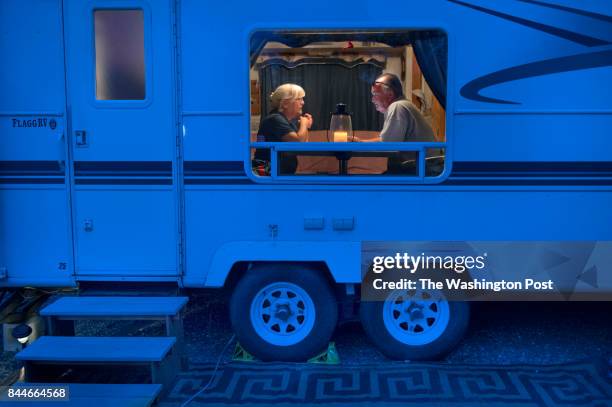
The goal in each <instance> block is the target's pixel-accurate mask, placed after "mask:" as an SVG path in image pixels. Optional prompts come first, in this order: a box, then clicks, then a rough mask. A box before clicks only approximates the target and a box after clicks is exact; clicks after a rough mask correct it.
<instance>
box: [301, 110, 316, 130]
mask: <svg viewBox="0 0 612 407" xmlns="http://www.w3.org/2000/svg"><path fill="white" fill-rule="evenodd" d="M302 120H304V124H305V126H306V128H307V129H308V130H310V128H311V127H312V123H313V119H312V115H311V114H310V113H304V114H303V115H302V116H301V117H300V124H301V123H302Z"/></svg>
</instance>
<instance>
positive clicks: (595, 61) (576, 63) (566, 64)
mask: <svg viewBox="0 0 612 407" xmlns="http://www.w3.org/2000/svg"><path fill="white" fill-rule="evenodd" d="M447 1H449V2H451V3H454V4H457V5H460V6H464V7H469V8H471V9H474V10H477V11H480V12H483V13H486V14H489V15H493V16H495V17H499V18H502V19H504V20H508V21H512V22H514V23H517V24H521V25H524V26H526V27H529V28H533V29H535V30H539V31H542V32H545V33H547V34H551V35H554V36H556V37H559V38H563V39H565V40H568V41H572V42H574V43H577V44H580V45H584V46H586V47H590V48H592V47H605V48H604V49H601V48H600V49H599V50H597V51H595V52H588V53H584V54H577V55H570V56H562V57H559V58H552V59H547V60H543V61H537V62H531V63H527V64H523V65H518V66H515V67H510V68H506V69H502V70H499V71H497V72H492V73H490V74H487V75H484V76H481V77H479V78H476V79H474V80H472V81H470V82H468V83H467V84H466V85H464V86H463V87H462V88H461V90H460V93H461V96H463V97H464V98H466V99H470V100H474V101H476V102H484V103H497V104H514V105H517V104H520V102H515V101H509V100H502V99H496V98H491V97H486V96H483V95H481V94H480V92H481V91H482V90H483V89H485V88H488V87H491V86H494V85H499V84H502V83H506V82H511V81H515V80H520V79H526V78H532V77H535V76H543V75H549V74H554V73H561V72H570V71H576V70H581V69H589V68H600V67H605V66H612V50H610V49H609V47H607V46H609V45H610V44H612V42H611V41H610V40H608V39H601V38H596V37H595V36H594V35H587V34H585V33H579V32H575V31H571V30H568V29H564V28H560V27H554V26H551V25H548V24H544V23H539V22H537V21H533V20H529V19H527V18H524V17H521V16H516V15H511V14H508V13H503V12H501V11H498V10H493V9H490V8H486V7H483V6H479V5H476V4H472V3H473V2H472V3H468V2H464V1H461V0H447ZM518 1H520V2H522V3H527V4H532V5H536V6H541V7H547V8H551V9H556V10H560V11H565V12H568V13H572V14H575V15H579V16H583V17H587V18H591V19H596V20H600V21H605V22H607V23H611V22H612V17H609V16H605V15H601V14H597V13H592V12H588V11H584V10H579V9H574V8H570V7H564V6H559V5H555V4H549V3H544V2H541V1H537V0H518ZM585 28H587V27H585ZM610 32H612V31H610ZM610 32H607V33H598V34H599V36H608V37H609V35H610Z"/></svg>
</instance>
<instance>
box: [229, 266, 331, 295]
mask: <svg viewBox="0 0 612 407" xmlns="http://www.w3.org/2000/svg"><path fill="white" fill-rule="evenodd" d="M266 264H292V265H301V266H303V267H306V268H309V269H312V270H317V271H318V272H319V273H321V274H322V275H323V276H324V277H325V279H326V280H327V281H328V283H329V285H330V287H332V288H334V287H335V286H336V281H335V280H334V278H333V276H332V274H331V271H330V270H329V267H328V266H327V264H326V263H325V262H323V261H239V262H236V263H234V264H233V265H232V268H231V270H230V272H229V274H228V275H227V277H226V278H225V283H224V284H223V287H224V288H228V289H233V288H234V287H235V286H236V284H238V281H240V279H241V278H242V277H243V276H244V274H245V273H246V272H247V271H248V270H250V269H251V268H253V267H254V266H260V265H266Z"/></svg>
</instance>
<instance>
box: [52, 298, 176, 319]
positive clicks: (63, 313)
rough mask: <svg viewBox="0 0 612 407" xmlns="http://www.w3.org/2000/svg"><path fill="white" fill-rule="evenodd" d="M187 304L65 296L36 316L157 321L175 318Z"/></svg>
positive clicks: (165, 301)
mask: <svg viewBox="0 0 612 407" xmlns="http://www.w3.org/2000/svg"><path fill="white" fill-rule="evenodd" d="M187 300H188V298H187V297H85V296H83V297H81V296H74V297H72V296H70V297H68V296H66V297H61V298H58V299H57V300H56V301H54V302H52V303H51V304H49V305H47V306H45V307H44V308H43V309H42V310H41V311H40V315H41V316H44V317H55V318H62V319H79V318H83V319H87V318H108V319H121V318H126V319H138V318H141V319H149V318H152V319H158V318H161V317H171V316H175V315H177V314H178V313H179V312H180V311H181V310H182V309H183V308H184V307H185V304H187Z"/></svg>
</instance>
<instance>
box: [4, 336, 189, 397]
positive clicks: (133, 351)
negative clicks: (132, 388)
mask: <svg viewBox="0 0 612 407" xmlns="http://www.w3.org/2000/svg"><path fill="white" fill-rule="evenodd" d="M175 343H176V340H175V338H169V337H155V338H151V337H86V336H43V337H41V338H39V339H38V340H36V341H34V342H33V343H32V344H31V345H29V346H28V347H27V348H25V349H24V350H22V351H21V352H19V353H18V354H17V355H16V356H15V358H16V359H17V360H21V361H23V362H24V367H25V378H26V382H30V381H32V380H36V377H38V376H39V375H38V370H39V369H44V366H45V365H57V364H69V363H74V364H85V365H108V364H116V365H146V366H149V368H150V373H151V382H152V383H154V384H164V385H169V384H170V382H171V381H172V380H173V379H174V376H175V375H176V373H177V370H178V363H177V358H176V356H175V352H173V346H174V344H175ZM166 387H167V386H166Z"/></svg>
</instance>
